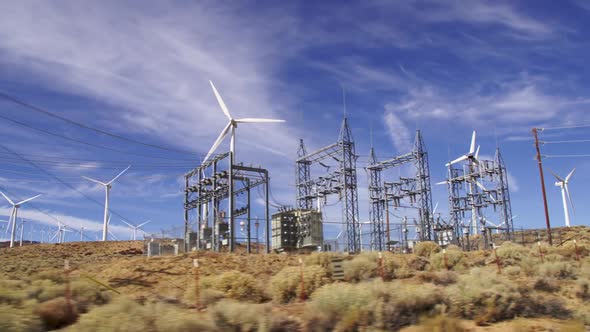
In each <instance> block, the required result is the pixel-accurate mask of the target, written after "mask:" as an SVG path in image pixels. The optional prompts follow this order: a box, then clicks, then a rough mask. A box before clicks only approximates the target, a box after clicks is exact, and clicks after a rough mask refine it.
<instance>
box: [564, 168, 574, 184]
mask: <svg viewBox="0 0 590 332" xmlns="http://www.w3.org/2000/svg"><path fill="white" fill-rule="evenodd" d="M575 171H576V168H575V167H574V169H572V171H571V172H570V174H568V175H567V176H566V177H565V183H568V182H569V180H570V178H571V177H572V175H574V172H575Z"/></svg>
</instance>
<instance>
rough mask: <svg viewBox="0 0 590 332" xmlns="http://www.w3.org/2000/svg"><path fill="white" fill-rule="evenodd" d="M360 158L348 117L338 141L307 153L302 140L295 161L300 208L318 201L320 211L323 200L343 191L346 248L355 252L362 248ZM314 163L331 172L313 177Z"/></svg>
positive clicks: (297, 204) (307, 207)
mask: <svg viewBox="0 0 590 332" xmlns="http://www.w3.org/2000/svg"><path fill="white" fill-rule="evenodd" d="M356 159H357V156H356V154H355V145H354V139H353V137H352V133H351V131H350V128H349V127H348V120H347V118H346V117H345V118H344V120H343V121H342V127H341V129H340V136H339V140H338V142H336V143H334V144H331V145H328V146H325V147H323V148H321V149H319V150H317V151H315V152H312V153H310V154H307V153H306V150H305V146H304V144H303V140H301V141H300V146H299V152H298V158H297V160H296V163H295V164H296V173H297V184H296V186H297V199H296V206H297V207H298V208H300V209H311V208H313V207H314V205H315V204H317V208H318V211H320V210H321V205H322V203H324V202H325V201H326V199H327V197H328V196H330V195H335V194H337V195H339V198H340V200H341V202H342V218H343V221H344V223H345V224H346V238H347V248H346V250H347V251H348V252H354V253H357V252H360V250H361V238H360V228H359V225H360V224H359V210H358V193H357V177H356ZM332 160H335V161H336V162H337V167H336V169H335V170H333V171H331V172H330V168H331V167H330V166H328V165H327V162H328V161H330V162H331V161H332ZM314 164H317V165H320V166H322V167H323V168H324V169H326V171H327V173H326V174H323V175H321V176H317V177H313V178H312V174H311V166H312V165H314ZM314 203H315V204H314Z"/></svg>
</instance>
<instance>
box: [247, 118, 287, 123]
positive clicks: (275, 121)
mask: <svg viewBox="0 0 590 332" xmlns="http://www.w3.org/2000/svg"><path fill="white" fill-rule="evenodd" d="M236 122H239V123H280V122H285V120H274V119H257V118H243V119H237V120H236Z"/></svg>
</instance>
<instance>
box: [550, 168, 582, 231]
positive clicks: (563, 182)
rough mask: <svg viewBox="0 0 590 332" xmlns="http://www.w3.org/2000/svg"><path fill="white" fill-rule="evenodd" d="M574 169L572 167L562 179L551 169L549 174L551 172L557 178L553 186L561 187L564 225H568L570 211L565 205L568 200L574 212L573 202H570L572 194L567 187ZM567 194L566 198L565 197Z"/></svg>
mask: <svg viewBox="0 0 590 332" xmlns="http://www.w3.org/2000/svg"><path fill="white" fill-rule="evenodd" d="M549 171H551V170H549ZM575 171H576V169H575V168H574V169H572V171H571V172H570V173H569V174H568V175H567V176H566V177H565V179H562V178H561V177H560V176H558V175H557V174H555V173H553V171H551V174H553V176H554V177H555V178H556V179H557V182H555V186H556V187H560V188H561V199H562V200H563V213H564V215H565V226H566V227H570V213H569V211H568V207H567V201H568V200H569V201H570V204H571V205H572V211H573V212H574V214H575V213H576V210H575V209H574V202H572V196H571V195H570V190H569V187H568V184H569V181H570V178H571V177H572V175H574V172H575ZM566 195H567V198H566Z"/></svg>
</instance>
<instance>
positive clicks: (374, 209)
mask: <svg viewBox="0 0 590 332" xmlns="http://www.w3.org/2000/svg"><path fill="white" fill-rule="evenodd" d="M369 166H374V167H371V168H368V169H367V172H368V173H369V204H370V209H369V220H370V222H371V249H372V250H378V251H383V250H384V248H385V246H384V245H383V243H384V235H385V233H384V230H383V210H385V197H384V196H383V185H382V183H381V171H382V170H383V169H382V167H380V166H378V165H377V156H376V155H375V149H373V148H372V147H371V150H370V152H369Z"/></svg>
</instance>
